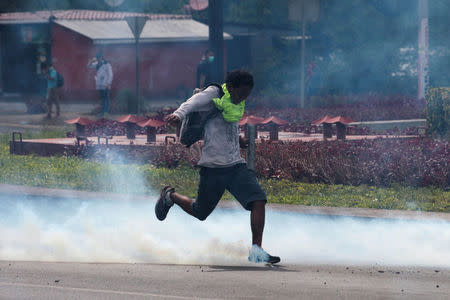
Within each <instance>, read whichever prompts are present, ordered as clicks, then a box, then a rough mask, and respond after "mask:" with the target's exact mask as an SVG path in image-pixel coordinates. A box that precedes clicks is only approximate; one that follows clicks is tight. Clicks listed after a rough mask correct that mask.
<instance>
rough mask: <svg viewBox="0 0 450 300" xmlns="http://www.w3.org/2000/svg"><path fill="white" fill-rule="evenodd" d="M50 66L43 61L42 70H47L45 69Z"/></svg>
mask: <svg viewBox="0 0 450 300" xmlns="http://www.w3.org/2000/svg"><path fill="white" fill-rule="evenodd" d="M48 67H49V65H48V64H47V63H45V62H43V63H41V69H42V70H45V69H47V68H48Z"/></svg>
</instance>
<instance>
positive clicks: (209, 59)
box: [196, 49, 214, 88]
mask: <svg viewBox="0 0 450 300" xmlns="http://www.w3.org/2000/svg"><path fill="white" fill-rule="evenodd" d="M213 65H214V52H212V51H211V50H209V49H208V50H206V51H205V53H204V55H203V56H202V59H201V60H200V62H199V64H198V66H197V76H196V87H197V88H203V87H205V86H207V85H208V84H210V83H212V74H213Z"/></svg>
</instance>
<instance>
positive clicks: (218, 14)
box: [208, 0, 224, 82]
mask: <svg viewBox="0 0 450 300" xmlns="http://www.w3.org/2000/svg"><path fill="white" fill-rule="evenodd" d="M208 3H209V4H208V22H209V48H210V49H211V50H212V51H213V52H214V72H213V80H214V82H222V81H223V75H224V70H223V62H224V59H223V55H224V53H223V0H209V1H208Z"/></svg>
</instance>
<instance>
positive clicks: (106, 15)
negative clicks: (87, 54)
mask: <svg viewBox="0 0 450 300" xmlns="http://www.w3.org/2000/svg"><path fill="white" fill-rule="evenodd" d="M50 15H51V14H50V11H48V10H44V11H35V12H12V13H1V14H0V24H1V23H3V24H5V23H17V24H20V23H47V22H48V19H49V18H50ZM52 15H53V16H54V17H55V18H56V19H57V20H91V21H101V20H123V19H124V18H125V17H132V16H146V17H148V19H149V20H180V19H191V16H190V15H169V14H144V13H136V12H113V11H101V10H83V9H72V10H54V11H52Z"/></svg>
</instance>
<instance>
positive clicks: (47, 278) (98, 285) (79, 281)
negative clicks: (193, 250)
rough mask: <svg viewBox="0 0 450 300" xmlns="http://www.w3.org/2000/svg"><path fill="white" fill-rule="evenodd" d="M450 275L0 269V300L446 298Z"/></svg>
mask: <svg viewBox="0 0 450 300" xmlns="http://www.w3.org/2000/svg"><path fill="white" fill-rule="evenodd" d="M449 295H450V270H448V269H435V268H412V267H401V268H400V267H389V268H386V267H383V266H368V267H359V266H345V265H343V266H331V265H304V266H303V265H281V266H279V267H272V268H270V267H264V266H251V265H245V266H201V265H153V264H82V263H40V262H10V261H2V262H0V299H243V298H245V299H365V300H369V299H408V300H412V299H421V300H422V299H448V296H449Z"/></svg>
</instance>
